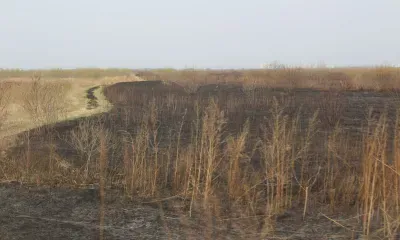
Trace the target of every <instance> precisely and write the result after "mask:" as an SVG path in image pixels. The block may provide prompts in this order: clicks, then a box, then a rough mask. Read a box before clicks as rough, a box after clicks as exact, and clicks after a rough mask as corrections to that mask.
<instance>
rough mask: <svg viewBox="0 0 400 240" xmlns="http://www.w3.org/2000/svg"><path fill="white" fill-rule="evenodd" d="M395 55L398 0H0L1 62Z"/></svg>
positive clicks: (202, 64) (331, 59) (137, 63)
mask: <svg viewBox="0 0 400 240" xmlns="http://www.w3.org/2000/svg"><path fill="white" fill-rule="evenodd" d="M272 61H278V62H280V63H283V64H294V65H300V64H314V63H318V62H321V61H322V62H324V63H326V64H330V65H376V64H383V63H391V64H400V0H379V1H378V0H351V1H349V0H330V1H328V0H274V1H271V0H246V1H245V0H212V1H211V0H201V1H200V0H199V1H197V0H196V1H195V0H168V1H167V0H145V1H143V0H141V1H138V0H113V1H111V0H68V1H67V0H57V1H55V0H35V1H33V0H0V68H25V69H32V68H83V67H101V68H106V67H118V68H133V69H135V68H136V69H137V68H164V67H168V68H187V67H188V68H192V67H194V68H258V67H260V66H261V64H263V63H269V62H272Z"/></svg>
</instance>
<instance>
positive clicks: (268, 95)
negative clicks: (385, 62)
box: [0, 67, 400, 239]
mask: <svg viewBox="0 0 400 240" xmlns="http://www.w3.org/2000/svg"><path fill="white" fill-rule="evenodd" d="M91 71H93V70H91ZM110 71H111V72H112V73H113V74H115V72H118V71H116V70H110ZM121 71H123V70H121ZM11 72H12V71H11ZM61 72H62V71H61ZM7 74H8V75H7ZM7 74H5V73H3V74H2V73H1V71H0V76H6V75H7V76H8V78H7V79H8V80H7V83H10V82H11V83H12V82H13V81H16V80H15V79H19V80H18V81H19V82H20V83H19V84H18V85H16V86H14V85H12V87H11V88H7V91H8V93H9V94H10V96H14V98H12V97H10V98H11V99H12V100H11V101H10V100H9V101H10V102H11V105H13V104H14V105H19V106H24V104H27V99H26V98H18V97H15V96H17V94H16V93H17V92H22V90H21V89H32V88H29V87H26V86H25V85H29V84H31V83H30V82H29V80H26V81H23V80H21V79H25V78H26V76H23V74H29V73H23V74H22V73H21V74H22V75H21V76H18V75H17V74H15V73H13V74H15V75H12V76H11V75H10V73H9V72H8V73H7ZM57 74H59V76H63V78H64V77H68V76H65V75H63V74H67V75H68V74H71V75H72V74H73V73H72V72H68V71H67V72H64V73H63V72H62V73H59V72H57ZM79 74H81V75H82V76H83V75H84V73H83V72H79ZM90 74H92V73H90ZM104 74H105V75H104V76H101V75H99V76H98V77H97V78H96V80H94V79H92V78H90V79H86V80H85V79H84V78H83V79H63V78H59V79H56V78H53V79H51V80H50V79H46V78H45V77H44V79H43V81H48V82H47V83H45V84H44V85H43V86H51V87H42V88H37V89H39V90H40V89H42V90H43V89H44V91H45V92H47V91H49V89H65V90H63V91H57V93H60V94H58V96H60V99H64V100H63V103H65V105H66V106H65V109H67V110H65V109H64V108H62V110H60V111H59V114H56V115H57V116H53V115H50V117H51V118H50V119H51V120H52V121H47V120H48V118H45V120H46V121H45V120H43V121H42V122H41V124H40V125H38V127H36V125H30V123H29V122H31V121H32V119H31V117H32V114H29V111H27V112H28V113H20V112H23V111H22V110H21V109H23V110H26V109H29V108H26V107H25V108H22V107H20V108H19V109H18V108H16V107H13V108H10V107H9V106H10V105H7V106H8V107H7V109H9V111H8V112H9V113H10V114H9V115H4V116H5V117H4V118H3V121H2V123H4V124H3V129H4V130H2V131H3V136H5V135H7V136H8V137H10V136H12V138H13V140H14V142H13V144H11V146H10V147H8V148H4V149H3V151H4V152H3V154H2V155H1V156H0V166H1V169H0V179H1V180H2V181H3V184H2V185H1V186H0V201H1V207H0V219H1V220H0V221H1V226H0V234H2V236H6V239H38V238H52V239H55V238H61V237H62V238H63V239H88V238H89V239H91V238H96V239H98V238H100V239H129V238H132V239H244V238H246V239H363V238H365V239H368V238H369V239H399V238H400V235H399V232H400V217H399V216H400V154H399V153H400V144H399V143H400V141H399V139H400V111H399V110H400V109H399V107H400V104H399V103H400V95H399V92H398V91H399V90H400V71H399V69H396V68H386V67H380V68H374V69H372V68H371V69H357V68H354V69H274V70H235V71H234V70H229V71H228V70H226V71H222V70H190V69H189V70H180V71H178V70H172V69H170V70H147V71H136V76H129V77H127V76H118V77H112V76H108V75H107V74H111V73H104ZM124 74H125V73H124ZM115 75H118V74H115ZM44 76H45V75H44ZM138 79H145V80H147V81H137V80H138ZM25 82H26V83H25ZM52 84H56V86H57V88H56V87H53V85H52ZM103 85H104V87H103V88H97V86H103ZM105 85H107V86H105ZM3 86H4V85H3ZM40 86H42V85H40ZM60 86H63V87H62V88H60ZM4 89H5V88H4ZM4 92H5V90H4ZM26 92H29V91H26ZM3 96H5V95H3ZM29 96H31V95H29ZM32 96H34V95H32ZM61 96H62V97H61ZM50 99H53V98H50ZM4 101H5V100H4ZM1 102H2V100H1V98H0V103H1ZM33 103H35V102H33ZM33 105H35V104H33ZM3 109H6V108H3ZM10 109H11V110H10ZM13 109H14V110H13ZM34 109H37V108H34ZM53 109H58V108H57V107H54V108H50V109H47V110H46V109H44V110H41V111H40V112H39V113H40V114H41V116H42V115H45V116H47V115H48V114H49V113H48V111H50V112H51V113H53V112H54V111H53ZM1 110H2V108H1V104H0V113H1ZM65 112H66V113H68V114H64V113H65ZM57 113H58V112H57ZM19 114H21V115H19ZM23 114H25V115H23ZM65 115H67V117H65ZM21 118H22V119H24V121H21V122H20V123H18V124H19V125H18V124H16V125H18V127H14V128H12V126H13V125H12V124H11V123H14V122H18V121H17V120H18V119H21ZM43 123H44V124H43ZM32 124H33V123H32ZM8 129H15V130H13V131H11V130H8ZM7 131H8V132H7ZM5 132H7V134H4V133H5ZM0 137H1V135H0Z"/></svg>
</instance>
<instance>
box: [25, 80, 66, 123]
mask: <svg viewBox="0 0 400 240" xmlns="http://www.w3.org/2000/svg"><path fill="white" fill-rule="evenodd" d="M64 87H65V86H63V85H62V84H57V83H56V82H55V83H51V82H45V81H44V80H42V77H41V75H39V74H35V75H34V76H33V77H32V82H31V84H30V86H29V89H28V90H27V92H26V93H25V94H24V97H23V103H22V107H23V108H24V110H25V111H26V112H28V113H29V115H30V116H31V119H32V121H35V122H36V123H37V124H44V123H47V124H48V123H54V122H56V121H57V120H58V119H59V118H60V117H63V116H62V115H63V114H65V109H66V107H67V106H66V104H67V102H66V99H65V92H66V91H65V89H64Z"/></svg>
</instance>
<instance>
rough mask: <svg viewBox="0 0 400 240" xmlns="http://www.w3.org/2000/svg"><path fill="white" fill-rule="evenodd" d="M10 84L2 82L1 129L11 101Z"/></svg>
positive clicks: (0, 86) (0, 90)
mask: <svg viewBox="0 0 400 240" xmlns="http://www.w3.org/2000/svg"><path fill="white" fill-rule="evenodd" d="M9 90H10V86H9V85H7V84H6V83H2V82H0V129H1V128H2V124H3V123H4V121H5V120H6V118H7V114H8V105H9V103H10V91H9Z"/></svg>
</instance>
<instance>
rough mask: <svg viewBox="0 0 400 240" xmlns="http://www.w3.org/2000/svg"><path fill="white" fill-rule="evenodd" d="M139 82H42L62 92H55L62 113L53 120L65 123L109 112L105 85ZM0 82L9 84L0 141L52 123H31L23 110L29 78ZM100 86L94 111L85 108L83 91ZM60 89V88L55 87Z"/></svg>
mask: <svg viewBox="0 0 400 240" xmlns="http://www.w3.org/2000/svg"><path fill="white" fill-rule="evenodd" d="M126 81H141V79H140V78H139V77H136V76H129V77H125V76H124V77H102V78H98V79H94V78H60V79H43V82H44V83H45V84H54V85H58V86H61V89H62V91H61V92H57V93H55V94H56V95H57V97H59V98H60V99H59V101H62V102H64V103H65V108H64V109H63V111H64V113H63V114H62V116H59V117H58V118H57V121H60V122H61V121H65V120H70V119H76V118H80V117H87V116H91V115H95V114H98V113H102V112H106V111H108V110H110V107H111V105H110V103H109V102H108V101H107V99H106V98H105V96H104V95H103V92H102V90H103V87H104V86H106V85H110V84H114V83H118V82H126ZM2 82H3V83H9V84H10V85H11V89H10V90H9V91H10V93H11V100H10V101H9V104H8V106H7V110H8V116H7V118H6V120H5V121H4V122H3V127H2V129H0V138H2V137H8V136H12V135H15V134H17V133H20V132H23V131H26V130H29V129H33V128H36V127H40V126H43V125H46V124H50V123H54V122H41V123H37V122H35V121H33V119H32V117H31V116H30V115H29V113H28V112H27V111H26V110H25V109H24V108H23V99H24V96H25V95H26V93H27V91H29V88H30V86H31V84H32V82H33V80H32V79H31V78H30V77H22V78H6V79H3V80H2ZM96 86H100V87H99V88H98V89H96V90H95V91H94V95H95V97H96V98H97V101H98V104H99V106H98V107H97V108H95V109H87V97H86V94H87V93H86V91H87V90H88V89H90V88H92V87H96ZM58 89H60V88H58Z"/></svg>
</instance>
